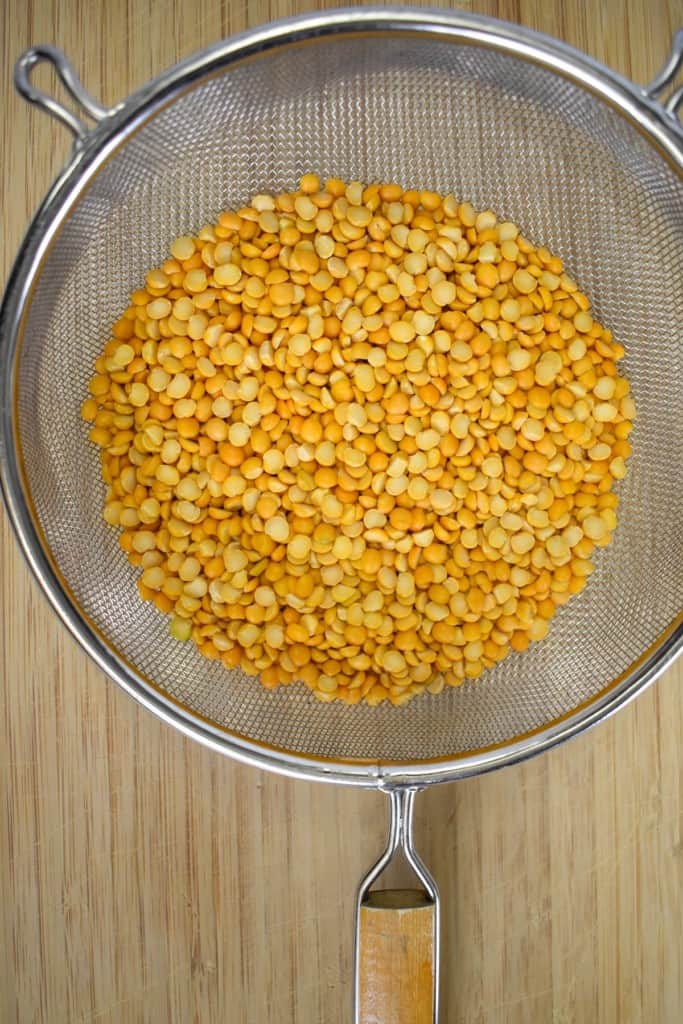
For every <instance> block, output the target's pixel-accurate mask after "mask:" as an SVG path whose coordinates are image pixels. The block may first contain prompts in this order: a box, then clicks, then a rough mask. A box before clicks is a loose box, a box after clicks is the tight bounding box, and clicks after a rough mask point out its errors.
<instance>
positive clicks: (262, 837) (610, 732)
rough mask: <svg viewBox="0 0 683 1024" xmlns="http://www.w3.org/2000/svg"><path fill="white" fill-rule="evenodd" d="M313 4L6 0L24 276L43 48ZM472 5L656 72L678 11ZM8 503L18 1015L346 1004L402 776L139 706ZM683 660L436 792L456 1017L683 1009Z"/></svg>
mask: <svg viewBox="0 0 683 1024" xmlns="http://www.w3.org/2000/svg"><path fill="white" fill-rule="evenodd" d="M312 6H313V5H309V4H308V3H306V2H298V0H272V2H268V0H256V2H252V3H248V4H243V3H231V2H230V0H222V2H220V0H197V2H192V0H185V2H182V0H159V2H154V0H146V2H136V0H21V2H20V0H2V7H1V11H2V19H1V21H0V33H1V34H2V40H1V42H2V46H1V50H2V58H3V62H2V69H3V70H2V78H1V81H0V89H1V90H2V98H1V102H2V112H1V116H2V139H1V143H2V149H1V160H2V174H1V181H2V190H3V191H2V213H1V215H0V216H1V218H2V251H1V254H0V259H1V260H2V263H1V265H0V276H1V277H2V280H3V281H4V280H5V279H6V276H7V274H8V272H9V267H10V263H11V260H12V258H13V254H14V253H15V252H16V249H17V246H18V244H19V242H20V238H21V235H22V232H23V231H24V229H25V227H26V225H27V222H28V219H29V217H30V215H31V214H32V212H33V211H34V209H35V207H36V205H37V204H38V202H39V201H40V199H41V198H42V196H43V194H44V192H45V191H46V189H47V187H48V184H49V183H50V181H51V179H52V178H53V176H54V175H55V173H56V172H57V170H58V169H59V167H60V165H61V164H62V162H63V160H64V159H65V157H66V155H67V152H68V146H69V139H68V136H67V133H66V132H65V131H64V130H63V129H62V128H61V127H59V126H57V125H56V124H54V122H52V121H50V120H49V119H48V118H46V117H45V116H43V115H42V114H40V113H39V112H37V111H35V110H32V109H29V107H28V106H27V105H25V104H24V103H23V102H21V101H20V100H19V99H18V98H17V97H16V96H15V95H14V93H13V91H12V87H11V67H12V65H13V62H14V60H15V59H16V57H17V55H18V54H19V53H20V51H21V50H22V49H23V48H24V47H26V46H27V45H29V44H30V43H36V42H51V43H56V44H57V45H58V46H61V47H63V48H64V49H65V50H66V52H67V54H68V55H69V56H70V58H71V59H72V61H73V63H74V65H75V67H76V68H77V70H78V71H79V73H80V74H81V76H82V78H83V80H84V81H85V83H86V84H87V86H88V88H89V89H90V90H91V91H92V93H93V94H94V95H95V96H96V97H98V98H101V99H102V100H103V101H104V102H105V103H107V104H111V103H114V102H115V101H117V100H118V99H120V98H121V97H123V96H125V95H127V94H128V93H129V92H130V91H131V90H132V89H133V88H134V87H137V86H138V85H140V84H142V83H143V82H144V81H145V80H147V79H148V78H150V77H151V76H153V75H156V74H157V73H158V72H160V71H161V70H162V69H164V68H165V67H166V66H168V65H169V64H170V63H172V62H174V61H176V60H177V59H179V58H180V57H183V56H185V55H187V54H189V53H191V52H192V51H193V50H195V49H196V48H198V47H199V46H202V45H205V44H208V43H210V42H213V41H215V40H217V39H219V38H220V37H221V36H224V35H229V34H231V33H233V32H236V31H239V30H241V29H243V28H245V27H247V26H252V25H256V24H258V23H259V22H262V21H265V20H268V19H271V18H275V17H279V16H282V15H285V14H289V13H296V12H301V11H304V10H310V9H311V8H312ZM462 6H465V7H471V8H473V9H475V10H477V11H480V12H482V13H487V14H493V15H499V16H501V17H504V18H508V19H511V20H517V21H521V22H523V23H524V24H526V25H529V26H532V27H533V28H537V29H541V30H543V31H546V32H549V33H552V34H555V35H557V36H560V37H561V38H563V39H565V40H566V41H568V42H570V43H572V44H574V45H576V46H579V47H581V48H582V49H584V50H586V51H588V52H589V53H590V54H592V55H593V56H595V57H597V58H598V59H599V60H602V61H605V62H606V63H607V64H609V65H611V66H612V67H614V68H617V69H618V70H619V71H621V72H623V73H625V74H626V75H629V76H631V77H632V78H633V79H634V80H635V81H638V82H644V81H647V80H648V79H649V77H651V75H652V74H653V73H654V71H655V70H656V69H657V68H658V67H659V65H660V64H661V62H662V60H663V58H664V56H665V53H666V52H667V50H668V46H669V41H670V39H671V36H672V32H673V30H674V27H676V26H677V25H680V24H681V23H683V8H682V6H681V3H680V2H679V0H649V2H647V3H646V2H644V0H602V2H599V0H591V2H587V3H582V2H581V0H498V2H496V0H488V2H474V3H471V4H463V5H462ZM37 77H38V80H39V81H40V82H41V83H43V84H46V85H49V84H51V79H50V75H49V73H48V72H47V71H46V70H45V69H41V71H40V74H39V75H38V76H37ZM0 518H2V524H1V546H0V581H1V584H2V598H1V599H2V615H1V622H2V627H1V628H2V633H1V634H0V635H1V637H2V658H1V661H0V673H1V675H0V686H1V693H2V705H3V714H2V723H1V726H0V728H1V729H2V732H1V734H0V735H1V736H2V740H1V743H2V745H1V747H0V1021H1V1022H2V1024H14V1022H17V1024H33V1022H40V1024H77V1022H78V1024H86V1022H98V1024H129V1022H130V1024H138V1022H140V1024H169V1022H172V1024H196V1022H201V1024H218V1022H220V1024H271V1022H272V1024H293V1022H296V1024H349V1022H350V1006H351V982H352V933H353V921H352V918H353V901H354V893H355V889H356V885H357V882H358V879H359V878H360V876H361V874H362V873H363V872H364V870H365V869H366V868H367V866H368V864H369V863H370V861H371V860H372V859H373V858H374V857H375V856H376V854H377V852H378V851H379V849H380V848H381V847H382V845H383V842H384V814H385V808H384V803H383V797H382V796H381V795H378V794H374V793H362V792H361V793H359V792H355V791H353V790H349V789H339V788H335V787H330V786H316V785H313V784H307V783H302V782H292V781H288V780H285V779H281V778H277V777H275V776H270V775H266V774H262V773H259V772H258V771H256V770H251V769H246V768H242V767H239V766H238V765H236V764H233V763H231V762H230V761H228V760H226V759H222V758H220V757H219V756H216V755H213V754H211V753H209V752H208V751H207V750H204V749H202V748H201V747H199V746H198V745H195V744H193V743H191V742H190V741H186V740H185V739H183V738H182V737H181V736H180V735H179V734H177V733H175V732H174V731H172V730H170V729H169V728H167V727H165V726H163V725H162V724H160V723H159V722H158V721H156V720H155V719H154V718H153V717H151V716H150V715H147V714H146V713H144V712H143V711H142V710H141V709H139V708H138V706H137V705H136V704H135V703H134V702H133V701H132V700H130V699H129V698H128V697H126V696H125V695H124V694H123V693H122V692H120V691H119V690H118V689H117V688H116V687H115V686H114V685H113V684H111V683H109V682H108V681H107V680H106V679H105V677H104V676H103V675H102V674H101V673H100V672H99V671H97V670H96V669H95V668H94V667H93V666H92V664H90V663H89V661H88V660H87V659H86V657H85V656H84V654H83V653H82V652H81V651H80V650H79V649H78V648H77V647H76V645H75V643H74V642H73V641H72V640H71V638H70V637H69V636H68V635H67V634H66V632H65V630H64V629H63V628H62V627H61V626H60V625H59V624H58V623H57V621H56V619H55V617H54V616H53V614H52V613H51V611H50V610H49V608H48V605H47V602H46V600H45V599H44V598H43V596H42V595H41V593H40V592H39V590H38V587H37V586H36V585H35V583H34V582H33V581H32V579H31V577H30V575H29V573H28V571H27V569H26V566H25V565H24V562H23V560H22V558H21V557H20V555H19V553H18V550H17V547H16V545H15V543H14V540H13V537H12V536H11V533H10V529H9V526H8V524H7V520H6V516H5V515H4V512H3V513H1V514H0ZM681 681H682V679H681V669H680V666H679V667H678V668H675V667H674V668H672V669H670V670H669V671H668V672H667V673H666V675H665V676H664V677H663V678H661V679H660V681H659V682H658V683H657V684H656V685H655V686H653V687H652V688H650V689H649V690H648V691H647V692H646V693H645V694H643V696H642V697H641V698H640V699H639V700H638V701H636V702H635V703H634V704H631V705H630V706H629V707H628V708H626V709H625V710H624V711H622V712H621V713H620V714H618V715H617V716H616V717H614V718H613V719H611V720H610V721H608V722H607V723H605V724H603V725H602V726H600V727H599V728H597V729H596V730H594V731H592V732H591V733H589V734H588V735H585V736H583V737H582V738H580V739H577V740H574V741H573V742H571V743H570V744H568V745H567V746H565V747H563V748H560V749H558V750H556V751H554V752H552V753H550V754H549V755H546V756H545V757H543V758H541V759H537V760H535V761H532V762H529V763H527V764H525V765H522V766H520V767H517V768H514V769H509V770H506V771H504V772H502V773H498V774H495V775H491V776H487V777H485V778H481V779H475V780H472V781H468V782H465V783H462V784H459V785H456V786H447V787H439V788H436V789H434V788H433V789H432V790H430V791H429V792H428V793H426V794H424V796H422V797H421V798H420V799H419V800H418V806H417V821H416V826H417V839H416V843H417V846H418V848H419V849H420V851H421V853H422V854H423V856H424V858H425V860H426V861H427V863H428V864H430V865H431V867H432V869H433V871H434V874H435V876H436V878H437V881H438V883H439V885H440V887H441V892H442V895H443V901H444V921H443V925H444V937H443V941H444V948H443V972H442V978H443V991H442V1007H443V1013H442V1020H443V1021H444V1022H447V1024H596V1022H598V1024H678V1022H680V1021H681V1020H683V926H682V922H683V884H682V883H683V837H682V834H681V812H682V811H683V788H682V781H683V780H682V774H681V768H682V765H683V757H682V755H681V736H683V700H682V699H681Z"/></svg>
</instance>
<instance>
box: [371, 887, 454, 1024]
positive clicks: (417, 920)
mask: <svg viewBox="0 0 683 1024" xmlns="http://www.w3.org/2000/svg"><path fill="white" fill-rule="evenodd" d="M435 914H436V908H435V906H434V904H433V903H432V902H431V900H430V899H429V897H428V896H427V894H426V893H424V892H422V891H417V890H413V889H390V890H378V891H373V892H370V893H369V894H368V896H367V897H366V899H365V900H364V902H363V903H362V904H361V908H360V928H359V950H358V1005H359V1014H358V1024H433V1021H434V996H435V992H434V977H435V970H434V969H435V962H434V930H435Z"/></svg>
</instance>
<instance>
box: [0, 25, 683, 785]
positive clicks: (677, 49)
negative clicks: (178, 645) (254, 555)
mask: <svg viewBox="0 0 683 1024" xmlns="http://www.w3.org/2000/svg"><path fill="white" fill-rule="evenodd" d="M354 33H356V34H358V33H360V34H363V35H367V34H368V33H373V34H374V33H380V34H387V33H388V34H397V33H398V34H400V33H409V34H414V33H421V34H428V35H430V36H432V37H434V38H438V39H452V40H454V41H460V42H462V41H465V42H467V43H470V44H472V45H474V46H480V47H492V48H495V49H497V50H500V51H503V52H505V53H509V54H512V55H514V56H516V57H518V58H520V59H522V60H525V61H530V62H532V63H535V64H538V65H541V66H545V67H548V68H551V69H552V70H553V71H554V72H555V73H557V74H560V75H563V76H565V77H567V78H569V79H571V80H573V81H575V82H576V83H579V84H580V85H581V86H582V87H583V88H585V89H587V90H589V91H590V92H592V93H594V94H596V95H597V96H599V97H601V98H602V99H603V100H604V101H606V102H607V103H609V104H610V105H612V106H613V107H614V108H615V110H616V111H618V112H619V114H621V115H622V116H624V117H626V118H628V119H629V120H630V121H631V122H633V123H634V124H635V125H637V126H638V127H639V129H640V130H642V131H643V132H644V133H645V134H646V135H647V136H648V138H649V139H650V140H651V142H653V143H654V144H656V145H657V146H659V147H660V148H661V150H662V152H663V153H664V154H665V155H666V156H667V158H668V159H669V160H670V161H671V162H672V163H673V164H674V165H675V166H676V167H677V168H678V169H679V170H680V171H681V172H682V173H683V127H682V126H681V123H680V121H679V120H678V117H677V113H678V111H679V109H680V107H681V105H682V104H683V88H679V89H678V90H676V91H675V92H674V93H673V94H672V95H671V96H670V98H669V100H668V102H667V103H666V104H665V105H662V103H660V102H659V101H658V97H659V96H661V95H662V93H663V92H664V91H665V90H666V88H667V86H668V85H669V84H670V83H671V82H672V81H673V79H674V78H675V75H676V73H677V72H678V70H679V69H680V67H681V65H682V64H683V30H681V31H679V32H678V33H677V35H676V37H675V39H674V42H673V46H672V51H671V54H670V56H669V58H668V60H667V62H666V64H665V66H664V68H663V69H662V71H661V72H660V73H659V74H658V75H657V76H656V78H655V79H654V80H653V81H652V83H651V84H650V85H649V86H648V87H639V86H636V85H634V84H633V83H632V82H630V81H628V80H627V79H625V78H623V77H622V76H621V75H618V74H616V73H615V72H613V71H611V70H609V69H608V68H606V67H604V66H603V65H601V64H599V63H598V62H597V61H595V60H593V59H591V58H590V57H588V56H586V55H585V54H582V53H581V52H579V51H578V50H575V49H573V48H572V47H569V46H567V45H565V44H564V43H561V42H559V41H557V40H554V39H551V38H549V37H548V36H545V35H541V34H540V33H536V32H532V31H530V30H529V29H525V28H522V27H521V26H518V25H512V24H508V23H506V22H500V21H494V20H492V19H489V18H484V17H479V16H475V15H467V14H462V13H450V12H443V11H428V12H425V11H420V10H412V9H410V8H395V9H392V8H360V9H350V10H338V11H330V12H325V13H317V14H311V15H306V16H304V17H300V18H292V19H287V20H284V21H281V22H279V23H276V24H273V25H267V26H265V27H262V28H258V29H255V30H252V31H250V32H246V33H244V34H242V35H240V36H237V37H235V38H233V39H229V40H227V41H224V42H221V43H219V44H217V45H215V46H212V47H210V48H208V49H206V50H204V51H202V52H200V53H199V54H197V55H196V56H194V57H191V58H189V59H188V60H186V61H184V62H182V63H181V64H178V65H176V66H175V67H173V68H171V69H169V70H168V71H166V72H164V73H163V74H161V75H160V76H159V77H158V78H156V79H154V80H153V81H152V82H150V83H149V84H148V85H146V86H144V87H143V88H142V89H140V90H138V91H137V92H135V93H133V94H132V95H131V96H130V97H129V98H128V99H126V100H124V101H123V102H122V103H120V104H119V105H117V106H116V107H113V108H111V109H109V110H105V108H103V107H102V106H101V105H100V104H99V103H97V102H96V101H95V100H93V99H92V97H90V96H89V94H88V93H87V91H86V90H85V89H84V87H83V86H82V84H81V83H80V82H79V80H78V77H77V75H76V73H75V71H74V70H73V68H72V67H71V65H70V64H69V63H68V61H67V60H66V58H65V56H64V54H62V53H61V52H60V51H59V50H57V49H55V48H54V47H50V46H40V47H34V48H32V49H30V50H28V51H27V52H26V53H25V54H24V55H23V56H22V57H21V58H20V59H19V61H18V62H17V66H16V69H15V84H16V87H17V89H18V90H19V92H20V93H21V94H22V95H23V96H24V97H25V98H26V99H27V100H28V101H29V102H30V103H33V104H35V105H37V106H39V107H41V108H42V109H44V110H46V111H47V112H48V113H50V114H51V115H52V116H54V117H56V118H58V119H59V120H60V121H61V122H62V123H64V124H65V125H66V126H67V127H68V128H69V130H70V131H71V132H72V134H73V135H74V137H75V141H74V148H73V152H72V156H71V159H70V160H69V162H68V163H67V165H66V167H65V168H64V170H63V172H62V173H61V174H60V176H59V177H58V178H57V180H56V181H55V182H54V184H53V186H52V188H51V189H50V191H49V192H48V194H47V196H46V198H45V200H44V202H43V204H42V205H41V207H40V208H39V210H38V212H37V214H36V216H35V218H34V220H33V222H32V223H31V225H30V227H29V229H28V232H27V234H26V237H25V239H24V242H23V244H22V246H21V249H20V251H19V254H18V256H17V259H16V262H15V265H14V268H13V270H12V273H11V275H10V278H9V281H8V284H7V288H6V292H5V295H4V298H3V303H2V308H1V309H0V485H1V487H2V491H3V494H4V497H5V502H6V505H7V509H8V512H9V516H10V520H11V522H12V525H13V527H14V529H15V531H16V534H17V537H18V539H19V542H20V544H21V547H22V549H23V551H24V554H25V556H26V558H27V560H28V562H29V565H30V567H31V570H32V571H33V573H34V575H35V576H36V578H37V579H38V582H39V583H40V585H41V587H42V588H43V590H44V591H45V593H46V595H47V597H48V599H49V600H50V602H51V603H52V605H53V607H54V609H55V611H56V612H57V613H58V615H59V616H60V618H61V619H62V621H63V622H64V623H65V625H66V626H67V627H68V628H69V629H70V631H71V632H72V633H73V634H74V636H75V637H76V639H77V640H78V641H79V643H80V644H81V645H82V646H83V648H84V649H85V650H86V651H87V652H88V654H89V655H90V656H91V657H92V658H93V659H94V660H95V661H96V662H97V664H98V665H99V666H100V667H101V668H102V669H103V670H104V671H105V672H106V673H107V675H109V676H110V677H111V678H113V679H114V680H115V681H116V682H117V683H118V684H119V685H120V686H122V687H123V689H124V690H126V691H127V692H128V693H130V694H131V695H132V696H133V697H135V698H136V700H138V701H139V702H140V703H141V704H142V705H143V706H144V707H146V708H147V709H148V710H150V711H152V712H154V713H155V714H156V715H157V716H158V717H160V718H162V719H163V720H164V721H165V722H167V723H168V724H170V725H173V726H174V727H175V728H178V729H180V731H181V732H183V733H185V734H186V735H188V736H191V737H192V738H194V739H196V740H198V741H200V742H201V743H203V744H205V745H206V746H209V747H211V748H212V749H214V750H216V751H218V752H220V753H224V754H229V755H230V756H232V757H235V758H237V759H238V760H240V761H243V762H245V763H248V764H253V765H257V766H259V767H262V768H267V769H270V770H274V771H278V772H281V773H283V774H286V775H291V776H295V777H305V778H309V779H317V780H321V781H329V782H337V783H343V784H349V785H354V784H355V785H361V786H365V787H370V788H372V787H379V788H385V789H389V788H391V787H394V786H405V785H409V784H418V785H425V784H427V783H430V782H444V781H447V780H453V779H456V778H464V777H467V776H470V775H474V774H478V773H479V772H484V771H489V770H492V769H494V768H500V767H503V766H504V765H508V764H514V763H516V762H518V761H521V760H524V759H525V758H527V757H531V756H532V755H534V754H536V753H540V752H542V751H544V750H547V749H548V748H549V747H552V746H554V745H555V744H556V743H560V742H562V741H564V740H566V739H568V738H569V737H571V736H574V735H575V734H576V733H578V732H580V731H582V730H583V729H586V728H589V727H590V726H591V725H593V724H595V723H596V722H598V721H601V720H602V719H603V718H605V717H606V716H607V715H609V714H612V713H613V712H614V711H616V710H617V708H619V707H621V706H623V705H624V704H626V703H627V702H628V701H629V700H631V699H632V698H633V697H634V696H636V694H637V693H639V692H640V690H641V689H643V688H644V687H645V686H647V685H649V683H651V682H652V681H653V680H654V679H655V678H656V677H657V676H658V675H659V673H660V672H662V671H663V669H664V668H665V667H666V666H667V665H668V664H669V663H670V662H671V660H672V659H673V658H674V657H675V655H676V654H677V652H678V651H679V650H680V648H681V646H682V645H683V623H682V622H681V620H680V619H679V620H678V621H676V622H674V623H673V624H672V625H671V627H670V628H669V629H668V630H667V631H666V633H665V634H664V635H663V636H662V637H661V638H660V639H659V641H658V642H657V643H656V644H655V645H654V646H653V647H652V649H650V650H649V651H648V652H646V654H645V655H644V656H643V658H642V659H641V661H640V662H639V663H638V664H637V665H636V666H635V667H633V668H632V670H631V671H629V672H628V673H626V674H625V675H624V677H623V678H620V679H618V680H616V681H615V682H614V683H613V684H612V685H611V686H609V687H608V688H607V689H605V690H603V691H601V692H600V693H599V694H598V695H597V696H596V698H595V699H594V700H593V701H591V702H590V703H589V704H587V705H586V706H584V707H581V708H580V709H578V710H577V711H576V712H574V713H573V714H571V715H568V716H566V717H563V718H561V719H559V720H556V721H552V722H550V723H549V724H548V725H547V726H546V727H545V728H543V729H541V730H538V731H534V732H532V733H529V734H526V735H523V736H520V737H518V738H517V739H516V740H515V741H514V742H513V743H509V744H506V745H505V746H502V747H496V748H487V749H481V750H477V751H472V752H469V753H468V754H467V755H466V756H459V757H453V758H448V759H443V760H437V761H433V762H430V761H423V762H418V763H410V764H409V763H385V764H382V765H379V766H368V765H366V764H362V763H358V762H351V761H349V762H343V761H340V762H329V761H326V760H325V759H316V758H312V757H305V756H302V755H300V754H297V753H293V752H291V751H283V750H279V749H275V748H269V747H266V746H264V745H262V744H257V743H252V742H250V741H249V740H247V739H245V738H244V737H243V736H238V735H234V734H233V735H230V734H228V733H227V732H226V731H220V730H217V729H214V728H213V727H212V726H211V724H210V723H207V722H206V721H204V720H202V719H201V718H199V717H198V716H194V715H192V714H191V713H189V712H188V711H187V710H186V709H184V708H179V707H178V705H176V704H175V703H174V702H173V701H171V700H170V699H168V698H166V697H165V696H164V695H163V694H162V693H160V692H159V691H158V690H155V689H153V688H152V687H150V686H148V685H147V684H146V683H145V682H144V681H143V680H142V679H140V678H136V677H135V675H134V674H133V673H132V672H131V671H130V668H129V667H128V666H126V665H125V664H124V663H123V662H122V661H121V660H120V659H119V658H118V657H117V656H116V654H115V653H114V652H113V651H112V650H111V648H110V647H109V646H108V645H107V643H106V642H105V639H104V638H103V637H101V636H100V635H99V634H98V632H97V631H96V630H95V629H94V628H93V627H92V626H91V624H89V623H88V622H86V621H85V620H84V619H83V618H82V617H81V615H80V613H79V610H78V608H77V606H76V604H75V602H74V601H73V599H72V598H71V595H70V594H69V591H68V588H67V586H66V584H65V582H64V580H63V579H62V578H61V577H60V575H59V573H58V571H56V567H55V566H54V565H53V564H52V562H51V560H50V557H49V555H48V553H47V552H46V550H45V549H44V546H43V544H42V539H41V535H40V530H39V527H38V524H37V522H36V521H35V518H34V516H33V514H32V511H31V507H30V502H29V501H28V500H27V490H26V485H25V480H24V474H23V469H22V466H21V460H20V456H19V444H18V438H17V436H16V427H15V423H14V417H13V408H14V389H15V360H16V357H17V346H18V339H19V336H20V332H21V324H22V318H23V316H24V314H25V310H26V305H27V300H28V297H29V296H30V293H31V289H32V287H33V282H34V280H35V278H36V276H37V273H38V269H39V267H40V264H41V260H42V259H43V257H44V255H45V254H46V252H47V251H48V250H49V248H50V245H51V242H52V240H53V238H54V237H55V236H56V234H57V233H58V231H59V230H60V227H61V225H62V224H63V223H64V222H65V220H66V219H67V218H68V217H69V213H70V211H71V209H72V208H73V206H74V205H75V204H76V203H77V202H78V200H79V196H80V195H81V193H82V191H83V189H84V188H85V186H86V184H87V183H88V182H89V181H90V179H91V178H92V177H93V176H94V175H95V174H96V173H97V170H98V168H99V167H100V166H101V165H102V164H103V163H104V162H105V161H106V160H107V158H108V156H109V155H110V154H111V153H112V152H113V151H114V150H115V149H116V148H117V147H118V146H119V145H120V144H121V143H122V142H123V141H125V139H126V138H128V137H129V136H130V135H132V134H133V133H134V132H135V131H136V129H137V128H138V127H139V126H140V125H141V124H142V123H143V122H145V121H146V120H147V119H148V118H150V117H151V116H152V115H153V114H154V113H155V111H157V110H158V109H159V108H160V107H161V106H162V105H165V104H167V103H169V102H171V101H172V100H173V99H174V98H175V97H177V96H178V95H180V94H181V93H182V92H183V91H185V90H186V89H187V88H189V87H190V86H191V85H192V83H193V82H196V81H197V80H198V79H199V78H200V77H204V76H206V75H207V74H211V73H212V72H217V71H218V70H219V69H222V68H225V67H227V66H229V65H231V64H234V63H237V62H240V61H242V60H245V59H247V58H249V57H253V56H254V55H257V54H260V53H263V52H264V51H266V50H270V49H275V48H277V47H279V46H284V45H290V44H291V43H293V42H303V41H306V40H312V39H314V38H316V37H318V36H321V35H327V34H337V35H339V34H354ZM39 61H48V62H50V63H52V65H53V66H54V68H55V70H56V72H57V74H58V76H59V77H60V78H61V80H62V82H63V83H64V85H65V86H66V88H67V91H68V92H69V93H70V95H71V96H72V97H73V98H74V100H75V101H76V103H77V104H78V105H79V106H80V108H81V109H82V110H83V111H84V112H85V113H86V114H88V115H89V117H90V118H91V119H92V120H94V122H95V127H94V128H92V129H89V128H88V126H87V124H86V122H84V121H83V120H82V119H81V118H80V117H78V116H77V115H76V114H74V113H73V112H72V111H70V110H69V109H68V108H66V107H65V106H63V105H62V104H61V103H59V102H58V101H56V100H55V99H54V98H52V97H49V96H47V95H46V94H44V93H42V92H41V91H40V90H38V89H36V88H35V87H34V86H33V85H32V84H31V81H30V72H31V69H32V68H33V66H34V65H35V64H36V63H38V62H39Z"/></svg>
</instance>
